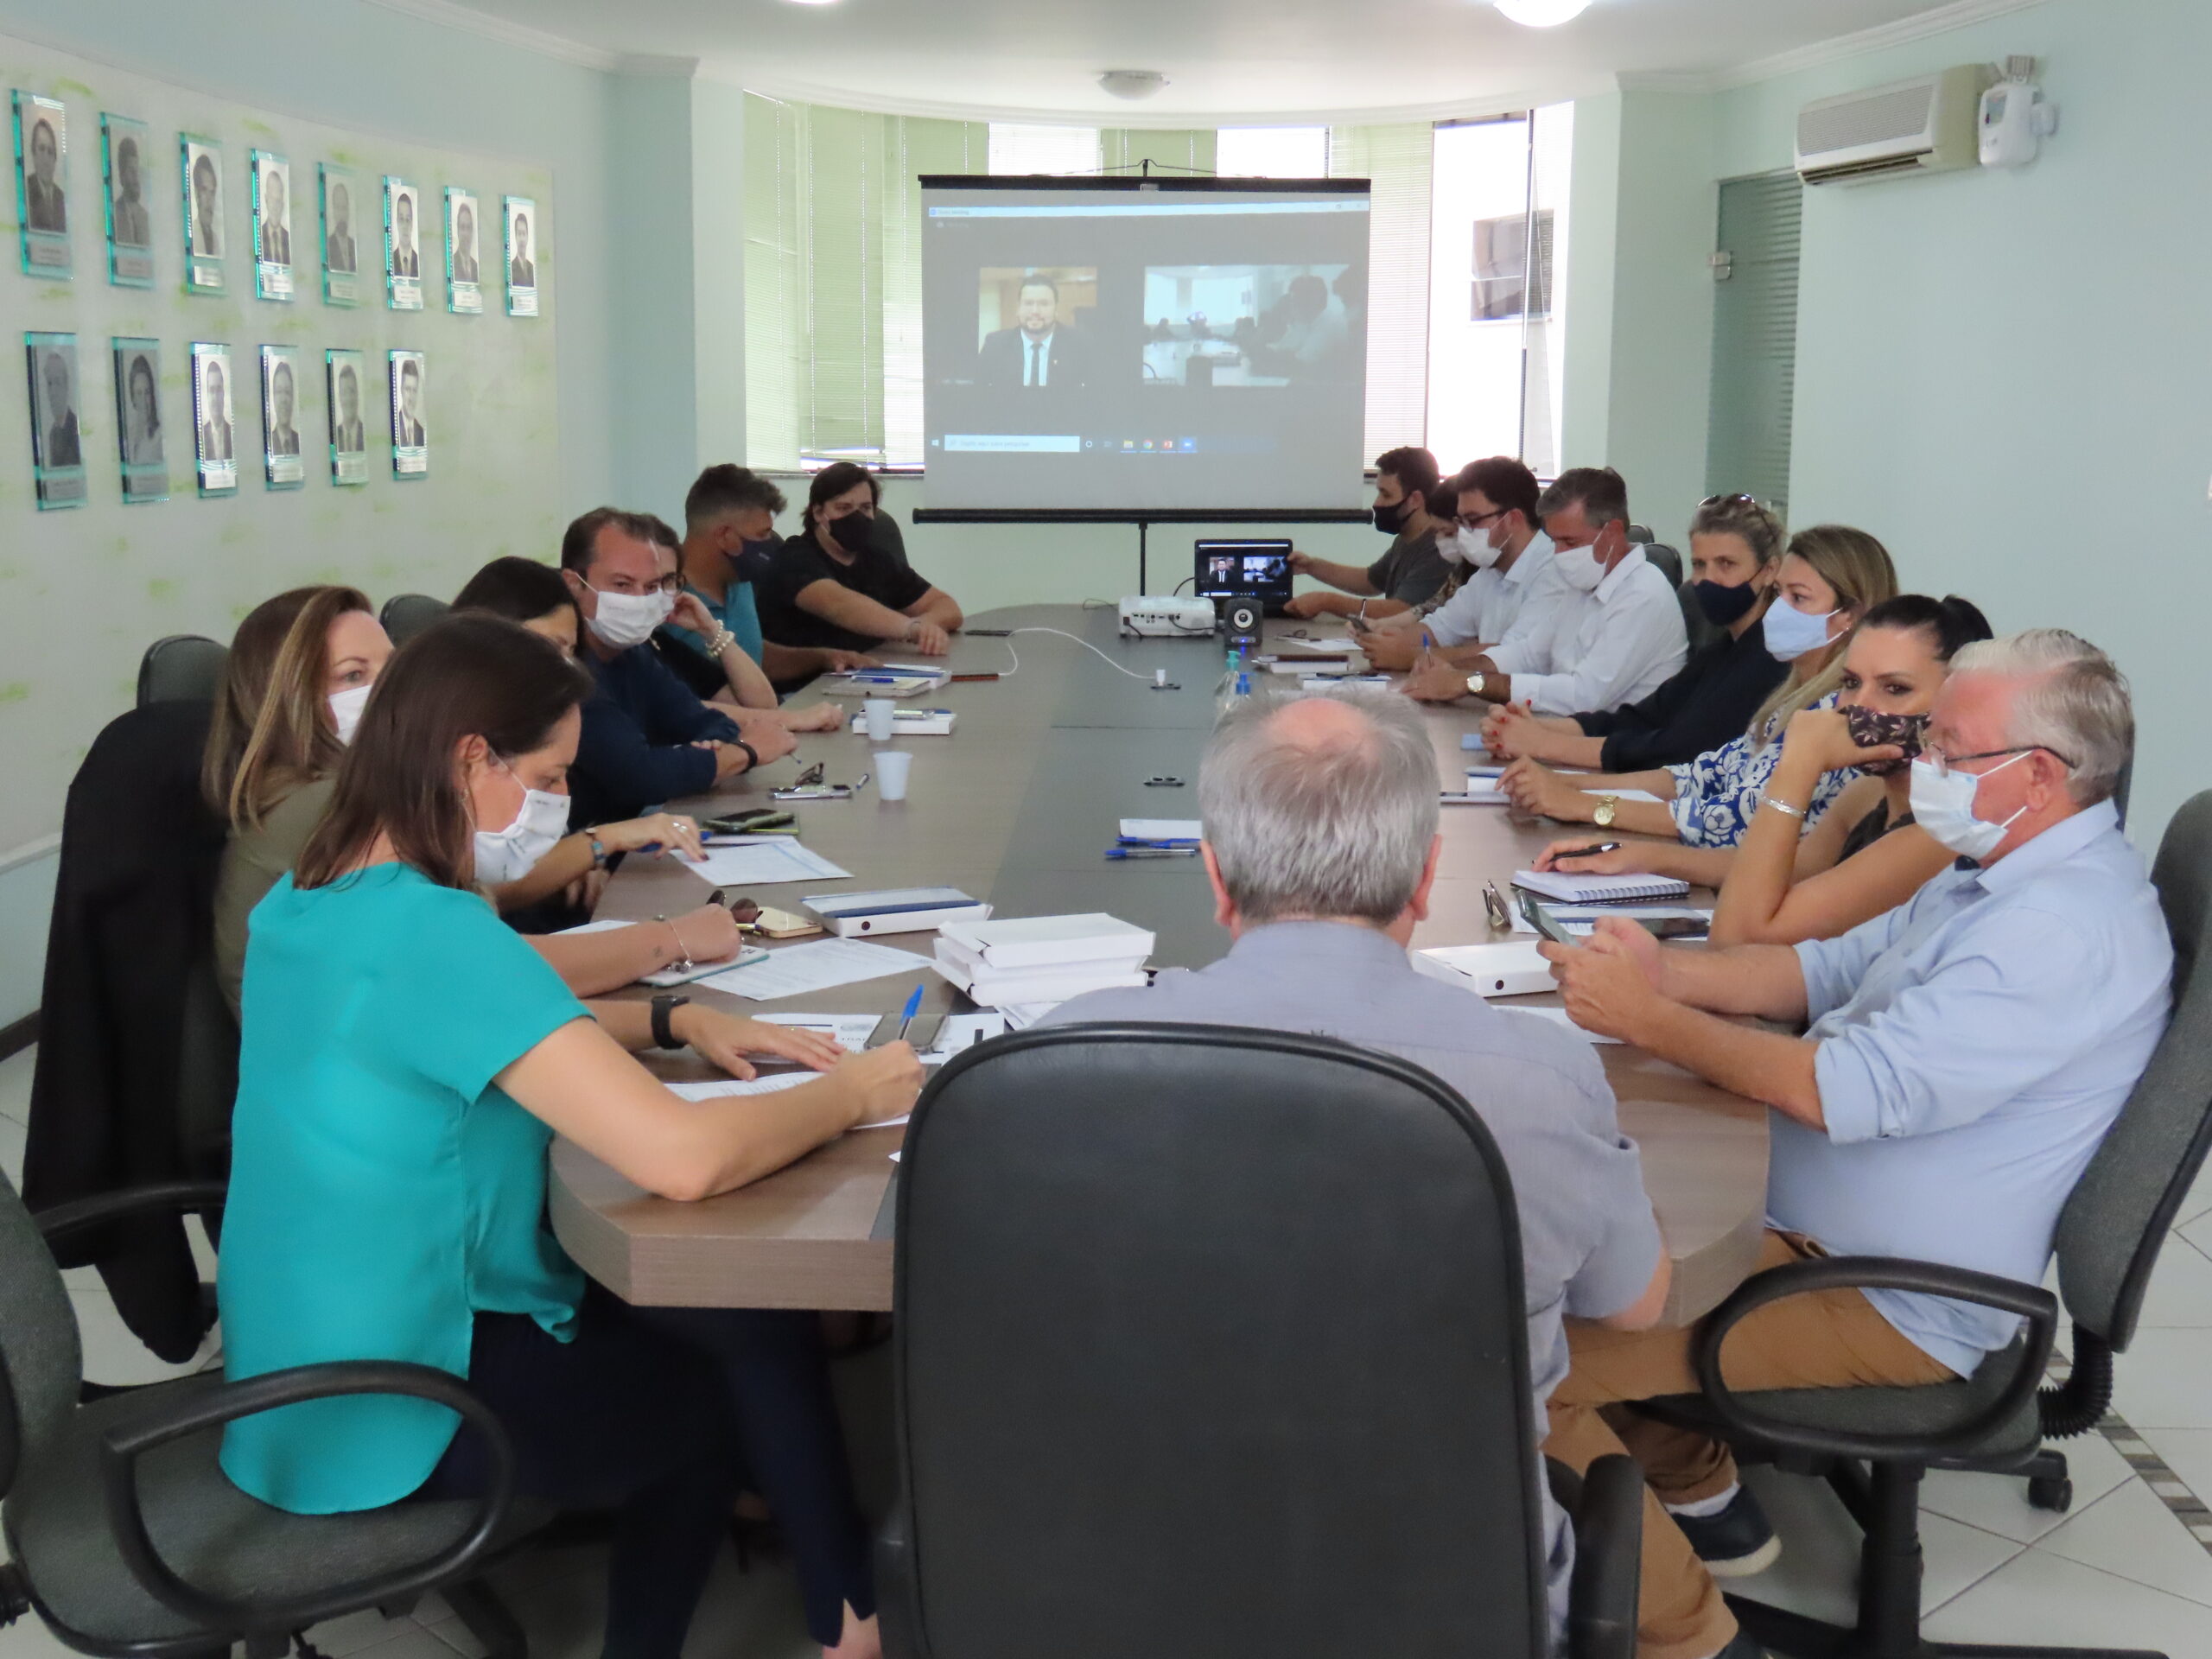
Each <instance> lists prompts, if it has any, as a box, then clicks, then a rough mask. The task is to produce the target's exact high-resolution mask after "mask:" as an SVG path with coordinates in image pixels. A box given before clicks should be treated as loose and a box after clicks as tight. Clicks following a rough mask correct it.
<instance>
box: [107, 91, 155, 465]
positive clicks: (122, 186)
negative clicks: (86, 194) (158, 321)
mask: <svg viewBox="0 0 2212 1659" xmlns="http://www.w3.org/2000/svg"><path fill="white" fill-rule="evenodd" d="M152 138H153V135H152V134H151V133H150V132H149V131H148V130H147V129H146V124H145V123H144V122H143V121H134V120H132V119H131V118H130V117H129V116H127V115H110V114H107V113H105V112H103V113H102V114H101V116H100V177H101V181H102V183H103V186H104V189H103V192H102V194H105V196H106V198H107V279H108V281H109V282H111V283H114V284H115V286H117V287H118V288H151V287H152V286H153V285H154V213H153V207H152V205H151V204H150V203H149V201H148V200H147V197H146V157H147V156H149V154H150V153H151V149H152ZM124 499H126V500H128V499H130V497H129V494H128V493H127V492H126V493H125V495H124Z"/></svg>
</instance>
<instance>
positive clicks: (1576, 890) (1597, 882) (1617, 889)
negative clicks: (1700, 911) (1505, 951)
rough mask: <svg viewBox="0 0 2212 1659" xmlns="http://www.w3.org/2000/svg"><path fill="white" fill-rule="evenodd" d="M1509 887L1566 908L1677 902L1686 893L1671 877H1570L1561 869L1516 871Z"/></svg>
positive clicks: (1684, 884)
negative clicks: (1637, 901)
mask: <svg viewBox="0 0 2212 1659" xmlns="http://www.w3.org/2000/svg"><path fill="white" fill-rule="evenodd" d="M1513 885H1514V886H1515V887H1526V888H1527V889H1528V890H1529V892H1531V893H1541V895H1542V896H1543V897H1545V898H1547V899H1558V900H1559V901H1560V903H1561V904H1567V905H1617V904H1620V903H1622V902H1623V901H1624V900H1628V899H1679V898H1681V896H1682V895H1683V894H1684V893H1688V891H1689V890H1690V884H1689V883H1688V882H1687V881H1678V880H1675V878H1674V877H1673V876H1671V875H1572V874H1568V873H1567V872H1566V871H1565V870H1516V871H1514V873H1513Z"/></svg>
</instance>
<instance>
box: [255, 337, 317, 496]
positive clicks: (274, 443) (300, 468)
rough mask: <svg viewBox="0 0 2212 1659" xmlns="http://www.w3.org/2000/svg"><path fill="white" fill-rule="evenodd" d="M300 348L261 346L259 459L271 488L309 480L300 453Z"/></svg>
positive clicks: (292, 486)
mask: <svg viewBox="0 0 2212 1659" xmlns="http://www.w3.org/2000/svg"><path fill="white" fill-rule="evenodd" d="M299 412H300V348H299V347H298V346H263V347H262V348H261V459H262V466H263V477H264V480H265V481H266V482H267V484H268V486H269V487H270V489H272V490H296V489H298V488H299V487H300V486H302V485H303V484H305V483H306V482H307V481H308V467H307V461H306V460H305V458H304V457H302V454H300V449H301V444H300V426H299V418H298V417H299Z"/></svg>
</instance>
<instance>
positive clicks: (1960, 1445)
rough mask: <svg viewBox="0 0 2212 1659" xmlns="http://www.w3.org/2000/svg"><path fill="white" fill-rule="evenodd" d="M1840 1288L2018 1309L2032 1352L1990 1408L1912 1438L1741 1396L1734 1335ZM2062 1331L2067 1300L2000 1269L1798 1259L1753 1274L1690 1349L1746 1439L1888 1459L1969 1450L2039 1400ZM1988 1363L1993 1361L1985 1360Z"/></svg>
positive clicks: (1716, 1402) (1710, 1400) (1877, 1258)
mask: <svg viewBox="0 0 2212 1659" xmlns="http://www.w3.org/2000/svg"><path fill="white" fill-rule="evenodd" d="M1830 1290H1903V1291H1912V1292H1916V1293H1917V1294H1921V1295H1925V1296H1942V1297H1947V1298H1948V1299H1949V1300H1953V1301H1960V1302H1972V1303H1974V1305H1975V1306H1980V1307H1989V1308H1994V1309H1996V1310H1997V1311H1999V1313H2014V1314H2018V1316H2019V1317H2020V1318H2021V1319H2024V1320H2025V1321H2026V1322H2027V1327H2028V1333H2027V1351H2026V1353H2025V1354H2024V1356H2023V1357H2022V1359H2021V1362H2020V1364H2019V1366H2018V1370H2016V1371H2015V1372H2014V1374H2013V1375H2012V1376H2011V1377H2009V1378H2007V1379H2006V1380H2005V1387H2004V1389H2003V1390H2002V1391H2001V1392H2000V1393H1999V1395H1998V1396H1997V1398H1996V1399H1994V1400H1993V1401H1992V1402H1990V1403H1989V1404H1988V1405H1987V1406H1986V1408H1983V1409H1982V1410H1980V1411H1979V1412H1976V1413H1975V1414H1974V1415H1972V1416H1970V1417H1968V1418H1966V1419H1965V1420H1964V1421H1960V1422H1957V1423H1954V1424H1951V1425H1950V1426H1948V1427H1944V1428H1941V1429H1936V1430H1933V1431H1930V1432H1928V1433H1922V1434H1918V1435H1914V1436H1910V1437H1904V1436H1888V1435H1882V1434H1859V1433H1845V1432H1843V1431H1840V1430H1831V1429H1819V1428H1808V1427H1804V1426H1802V1425H1800V1424H1795V1423H1786V1422H1783V1421H1779V1420H1778V1419H1776V1418H1772V1417H1769V1416H1766V1415H1764V1414H1762V1413H1760V1412H1757V1411H1754V1410H1752V1409H1751V1408H1749V1407H1747V1406H1745V1404H1744V1403H1743V1402H1742V1401H1740V1400H1739V1399H1738V1398H1737V1396H1736V1395H1735V1393H1734V1391H1733V1390H1732V1389H1730V1388H1729V1386H1728V1384H1727V1383H1726V1381H1725V1380H1724V1379H1723V1378H1722V1376H1721V1375H1720V1351H1721V1347H1722V1344H1725V1343H1726V1341H1727V1338H1728V1333H1729V1332H1731V1331H1732V1330H1733V1329H1735V1327H1736V1326H1737V1325H1738V1324H1739V1323H1740V1322H1741V1321H1742V1320H1743V1319H1745V1318H1746V1317H1747V1316H1749V1315H1750V1314H1751V1313H1756V1312H1757V1311H1758V1309H1760V1308H1762V1307H1764V1306H1766V1305H1767V1304H1768V1303H1770V1302H1778V1301H1781V1300H1784V1299H1785V1298H1787V1297H1791V1296H1805V1295H1811V1294H1816V1293H1818V1292H1821V1291H1830ZM2057 1331H2058V1299H2057V1298H2056V1297H2055V1296H2053V1295H2052V1294H2050V1292H2049V1291H2047V1290H2044V1288H2042V1287H2040V1286H2037V1285H2024V1284H2021V1283H2020V1282H2019V1281H2017V1280H2012V1279H2000V1278H1999V1277H1998V1276H1997V1275H1996V1274H1990V1273H1975V1272H1973V1271H1971V1270H1970V1269H1968V1268H1952V1267H1945V1266H1943V1265H1942V1264H1941V1263H1939V1262H1910V1261H1906V1260H1904V1259H1902V1258H1900V1257H1896V1256H1883V1255H1835V1256H1824V1257H1819V1258H1815V1259H1813V1260H1809V1261H1804V1262H1789V1263H1786V1264H1784V1265H1783V1266H1782V1267H1778V1268H1768V1269H1767V1270H1766V1271H1765V1272H1764V1273H1756V1274H1752V1275H1751V1277H1750V1278H1749V1279H1746V1280H1745V1281H1744V1282H1743V1283H1742V1284H1741V1285H1739V1286H1738V1287H1737V1288H1736V1291H1735V1293H1734V1294H1732V1295H1731V1296H1730V1297H1729V1298H1728V1300H1726V1301H1724V1302H1723V1303H1721V1304H1720V1306H1719V1307H1717V1308H1715V1309H1714V1310H1713V1313H1712V1314H1711V1315H1710V1316H1708V1317H1707V1319H1706V1321H1705V1323H1704V1324H1703V1325H1700V1327H1699V1329H1698V1332H1697V1337H1696V1339H1695V1341H1694V1343H1693V1344H1692V1346H1691V1350H1690V1362H1691V1363H1692V1365H1694V1367H1695V1369H1696V1371H1697V1380H1698V1387H1699V1388H1700V1389H1702V1390H1703V1391H1704V1395H1705V1398H1706V1402H1707V1404H1708V1405H1710V1406H1711V1407H1712V1408H1713V1412H1714V1414H1716V1415H1718V1416H1719V1418H1720V1420H1721V1421H1722V1422H1723V1423H1725V1424H1726V1426H1727V1427H1728V1428H1729V1429H1730V1430H1731V1431H1732V1432H1733V1433H1737V1434H1739V1435H1743V1436H1745V1437H1746V1438H1749V1439H1752V1440H1764V1441H1768V1442H1770V1443H1771V1444H1774V1445H1777V1446H1799V1447H1803V1448H1805V1449H1807V1450H1809V1451H1814V1452H1826V1453H1828V1454H1829V1455H1831V1456H1835V1457H1846V1458H1866V1459H1875V1460H1878V1461H1925V1460H1928V1459H1935V1458H1941V1457H1950V1456H1955V1455H1958V1454H1960V1453H1962V1452H1969V1451H1971V1450H1973V1449H1974V1447H1975V1446H1979V1445H1980V1444H1981V1443H1982V1442H1983V1441H1984V1440H1987V1439H1988V1437H1989V1436H1990V1435H1991V1434H1992V1433H1995V1432H1996V1430H1997V1429H1998V1428H1999V1427H2001V1426H2002V1425H2003V1424H2004V1423H2005V1421H2007V1420H2008V1419H2010V1418H2011V1417H2012V1416H2013V1415H2014V1414H2016V1413H2018V1412H2019V1411H2020V1410H2022V1409H2023V1408H2025V1407H2027V1406H2028V1405H2030V1404H2031V1402H2033V1400H2034V1398H2035V1393H2036V1389H2037V1388H2038V1387H2039V1386H2040V1385H2041V1383H2042V1382H2043V1373H2044V1366H2045V1365H2047V1364H2048V1363H2050V1346H2051V1343H2052V1341H2053V1339H2054V1338H2056V1334H2057ZM1983 1363H1985V1364H1986V1363H1988V1362H1987V1361H1986V1360H1985V1361H1984V1362H1983Z"/></svg>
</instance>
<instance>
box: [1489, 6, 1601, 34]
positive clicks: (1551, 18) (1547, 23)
mask: <svg viewBox="0 0 2212 1659" xmlns="http://www.w3.org/2000/svg"><path fill="white" fill-rule="evenodd" d="M1589 5H1590V0H1497V9H1498V10H1500V11H1502V12H1503V13H1504V14H1505V15H1506V16H1508V17H1510V18H1511V19H1512V20H1513V21H1514V22H1516V23H1519V24H1521V25H1522V26H1523V27H1524V28H1528V29H1552V28H1554V27H1556V26H1557V25H1559V24H1560V23H1567V22H1573V21H1574V19H1576V18H1577V17H1580V16H1581V15H1582V14H1583V13H1584V12H1585V11H1586V10H1588V9H1589Z"/></svg>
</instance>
